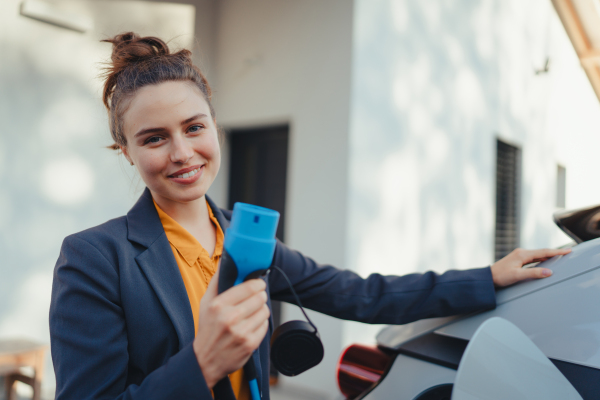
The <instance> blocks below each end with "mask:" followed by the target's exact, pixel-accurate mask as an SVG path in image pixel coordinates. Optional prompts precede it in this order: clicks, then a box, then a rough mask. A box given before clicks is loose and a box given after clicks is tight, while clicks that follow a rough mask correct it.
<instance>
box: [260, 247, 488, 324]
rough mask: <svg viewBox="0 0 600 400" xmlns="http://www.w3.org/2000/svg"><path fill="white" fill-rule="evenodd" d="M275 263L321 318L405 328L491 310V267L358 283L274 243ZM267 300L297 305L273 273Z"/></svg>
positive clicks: (377, 277) (376, 277)
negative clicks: (422, 322)
mask: <svg viewBox="0 0 600 400" xmlns="http://www.w3.org/2000/svg"><path fill="white" fill-rule="evenodd" d="M273 262H274V264H275V265H277V266H278V267H279V268H281V269H283V270H284V271H285V272H286V274H287V275H288V277H289V278H290V280H291V282H292V283H293V285H294V289H295V290H296V292H297V293H298V296H299V297H300V300H301V301H302V305H303V306H305V307H307V308H310V309H311V310H315V311H319V312H322V313H324V314H327V315H330V316H333V317H337V318H342V319H347V320H353V321H360V322H366V323H372V324H405V323H408V322H412V321H416V320H418V319H423V318H433V317H443V316H449V315H455V314H465V313H469V312H473V311H481V310H485V309H492V308H494V307H495V306H496V292H495V288H494V283H493V280H492V274H491V270H490V268H489V267H486V268H479V269H471V270H465V271H454V270H452V271H447V272H445V273H443V274H441V275H438V274H436V273H435V272H426V273H423V274H409V275H404V276H383V275H380V274H372V275H370V276H368V277H367V278H362V277H360V276H359V275H357V274H356V273H354V272H352V271H347V270H339V269H337V268H334V267H333V266H331V265H319V264H317V263H316V262H315V261H313V260H312V259H310V258H308V257H305V256H303V255H302V254H301V253H299V252H297V251H293V250H291V249H289V248H288V247H287V246H285V245H284V244H283V243H281V242H278V243H277V247H276V250H275V255H274V261H273ZM269 287H270V291H271V298H272V299H275V300H282V301H285V302H288V303H292V304H294V303H295V300H294V297H293V295H292V293H291V291H290V290H289V288H288V284H287V282H286V281H285V280H284V278H283V277H282V276H281V273H280V272H278V271H277V270H273V271H272V272H271V273H270V275H269Z"/></svg>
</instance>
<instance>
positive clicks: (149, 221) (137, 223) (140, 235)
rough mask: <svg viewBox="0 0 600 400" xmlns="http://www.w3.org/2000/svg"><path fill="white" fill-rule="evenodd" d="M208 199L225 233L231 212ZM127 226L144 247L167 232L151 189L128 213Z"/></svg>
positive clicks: (129, 231)
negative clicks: (155, 205)
mask: <svg viewBox="0 0 600 400" xmlns="http://www.w3.org/2000/svg"><path fill="white" fill-rule="evenodd" d="M206 201H207V202H208V205H209V206H210V208H211V210H212V212H213V215H214V216H215V218H217V221H218V222H219V225H221V229H223V233H225V230H226V229H227V228H228V227H229V220H230V219H231V212H229V211H225V212H223V211H222V210H221V209H220V208H219V207H217V205H216V204H215V202H214V201H212V199H211V198H210V197H208V196H206ZM127 226H128V233H127V238H128V239H129V240H130V241H132V242H136V243H139V244H141V245H142V246H144V247H150V246H151V245H152V243H154V242H155V241H156V240H157V239H158V238H159V237H160V236H161V235H162V234H164V233H165V230H164V229H163V226H162V224H161V223H160V218H159V217H158V212H157V211H156V208H155V207H154V203H153V201H152V194H151V193H150V189H148V188H146V189H144V192H143V193H142V195H141V196H140V198H139V199H138V201H137V202H136V203H135V205H134V206H133V207H132V208H131V210H129V212H128V213H127Z"/></svg>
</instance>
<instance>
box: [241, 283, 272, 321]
mask: <svg viewBox="0 0 600 400" xmlns="http://www.w3.org/2000/svg"><path fill="white" fill-rule="evenodd" d="M266 303H267V293H266V292H265V291H264V290H263V291H260V292H258V293H255V294H253V295H252V296H250V297H248V298H247V299H245V300H244V301H242V302H240V303H238V304H236V305H235V306H234V307H235V309H234V310H233V314H234V315H233V318H234V320H243V319H246V318H249V317H251V316H254V314H256V312H257V311H259V310H261V308H263V307H264V308H266V310H267V316H266V317H265V318H268V317H269V315H268V311H269V307H267V304H266Z"/></svg>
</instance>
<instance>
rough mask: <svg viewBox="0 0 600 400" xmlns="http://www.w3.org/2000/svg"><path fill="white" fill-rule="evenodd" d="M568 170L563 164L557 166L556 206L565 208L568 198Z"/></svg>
mask: <svg viewBox="0 0 600 400" xmlns="http://www.w3.org/2000/svg"><path fill="white" fill-rule="evenodd" d="M566 194H567V170H566V169H565V167H563V166H562V165H560V164H559V165H557V166H556V207H558V208H565V207H566V203H567V202H566V199H567V195H566Z"/></svg>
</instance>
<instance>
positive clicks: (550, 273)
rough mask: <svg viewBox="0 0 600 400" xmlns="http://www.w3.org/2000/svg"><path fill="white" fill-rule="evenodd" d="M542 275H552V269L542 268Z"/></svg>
mask: <svg viewBox="0 0 600 400" xmlns="http://www.w3.org/2000/svg"><path fill="white" fill-rule="evenodd" d="M542 275H543V276H550V275H552V270H550V269H548V268H544V269H543V270H542Z"/></svg>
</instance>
